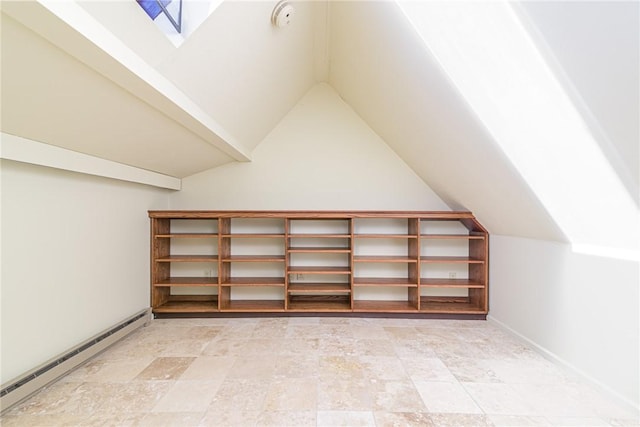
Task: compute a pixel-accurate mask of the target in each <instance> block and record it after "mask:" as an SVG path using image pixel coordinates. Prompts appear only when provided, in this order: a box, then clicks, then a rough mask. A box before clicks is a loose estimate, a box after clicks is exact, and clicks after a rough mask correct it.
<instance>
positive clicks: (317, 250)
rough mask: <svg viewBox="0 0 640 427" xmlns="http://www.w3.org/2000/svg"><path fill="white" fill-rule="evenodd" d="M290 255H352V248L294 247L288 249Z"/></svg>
mask: <svg viewBox="0 0 640 427" xmlns="http://www.w3.org/2000/svg"><path fill="white" fill-rule="evenodd" d="M287 251H288V252H289V253H346V254H348V253H351V248H345V247H342V246H334V247H321V246H304V247H302V246H292V247H290V248H288V249H287Z"/></svg>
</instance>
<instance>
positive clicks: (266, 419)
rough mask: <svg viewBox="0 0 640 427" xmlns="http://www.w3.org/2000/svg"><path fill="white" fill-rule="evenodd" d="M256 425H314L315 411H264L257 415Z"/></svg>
mask: <svg viewBox="0 0 640 427" xmlns="http://www.w3.org/2000/svg"><path fill="white" fill-rule="evenodd" d="M255 425H256V427H307V426H308V427H315V425H316V411H315V410H313V411H265V412H261V413H260V414H259V415H258V419H257V420H256V424H255Z"/></svg>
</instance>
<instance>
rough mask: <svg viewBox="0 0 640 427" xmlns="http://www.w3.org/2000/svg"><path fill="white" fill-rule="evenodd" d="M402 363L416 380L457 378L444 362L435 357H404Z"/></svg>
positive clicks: (449, 379)
mask: <svg viewBox="0 0 640 427" xmlns="http://www.w3.org/2000/svg"><path fill="white" fill-rule="evenodd" d="M401 360H402V365H403V367H404V370H405V372H406V373H407V375H408V376H409V377H410V378H411V379H412V380H415V381H445V382H455V381H456V379H455V377H454V376H453V374H452V373H451V371H450V370H449V368H447V366H446V365H445V364H444V363H443V362H442V360H440V359H438V358H435V357H411V358H403V359H401Z"/></svg>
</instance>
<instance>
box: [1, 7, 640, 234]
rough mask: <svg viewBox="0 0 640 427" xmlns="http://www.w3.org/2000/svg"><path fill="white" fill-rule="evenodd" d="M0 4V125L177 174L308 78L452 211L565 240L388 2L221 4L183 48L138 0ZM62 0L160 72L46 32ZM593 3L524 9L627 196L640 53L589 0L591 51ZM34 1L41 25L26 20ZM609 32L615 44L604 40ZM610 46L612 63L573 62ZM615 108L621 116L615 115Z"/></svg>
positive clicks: (279, 105) (232, 152)
mask: <svg viewBox="0 0 640 427" xmlns="http://www.w3.org/2000/svg"><path fill="white" fill-rule="evenodd" d="M2 3H3V4H2V9H3V10H2V12H3V13H2V107H3V109H2V131H3V132H6V133H11V134H16V135H19V136H23V137H26V138H30V139H33V140H36V141H40V142H44V143H47V144H52V145H57V146H61V147H65V148H69V149H72V150H75V151H79V152H84V153H88V154H92V155H95V156H98V157H102V158H105V159H109V160H115V161H118V162H121V163H124V164H129V165H132V166H137V167H141V168H144V169H149V170H153V171H156V172H160V173H164V174H167V175H171V176H176V177H186V176H190V175H193V174H195V173H198V172H200V171H203V170H206V169H210V168H214V167H218V166H220V165H223V164H225V163H228V162H232V161H238V160H240V161H244V160H248V159H249V158H250V153H251V151H252V150H253V149H254V148H255V147H256V146H257V145H258V144H259V143H260V142H261V141H262V140H263V139H264V138H265V136H266V135H267V134H268V133H269V132H270V131H271V130H272V129H273V128H274V127H275V126H276V124H277V123H279V122H280V120H282V118H283V117H284V116H285V115H286V114H287V112H288V111H289V110H290V109H291V108H293V106H294V105H295V104H296V103H297V101H298V100H299V99H300V98H302V96H303V95H304V94H305V93H306V92H307V91H308V90H309V89H310V88H312V87H313V86H314V85H315V84H316V83H318V82H328V83H329V84H330V85H331V86H333V88H334V89H335V90H336V91H337V92H338V93H339V95H340V96H341V97H342V98H343V99H344V100H345V101H346V102H347V103H348V104H349V105H350V106H351V107H352V108H353V109H354V110H355V111H356V112H357V113H358V114H359V115H360V116H361V117H362V118H363V119H364V120H365V121H366V122H367V123H368V124H369V126H370V127H371V128H372V129H373V130H374V131H375V132H376V133H378V134H379V135H380V136H381V137H382V139H383V140H385V141H386V143H387V144H388V145H389V146H390V147H391V148H392V149H393V150H394V151H395V152H396V153H397V154H398V155H399V156H400V157H401V158H402V159H403V160H404V161H405V162H406V163H407V164H408V165H409V166H410V167H411V168H412V169H413V170H414V171H415V172H416V173H417V174H418V175H419V176H420V177H421V178H422V179H423V180H424V181H425V182H426V183H427V184H428V185H429V186H430V187H431V188H432V189H433V190H434V191H436V193H437V194H438V195H439V196H440V197H441V198H442V199H443V200H444V201H445V202H446V203H447V204H448V205H449V206H450V207H451V208H453V209H468V210H472V211H473V212H474V213H475V214H476V216H477V217H478V218H479V219H480V220H481V221H482V222H483V223H484V224H485V225H486V226H487V227H488V228H489V230H490V231H491V232H492V233H498V234H509V235H520V236H528V237H534V238H543V239H551V240H566V237H565V236H564V234H563V232H562V231H561V230H560V229H559V228H558V226H557V225H556V223H555V222H554V220H553V219H552V218H551V217H550V215H549V214H548V212H547V210H545V208H544V207H543V206H542V204H541V203H540V202H539V200H538V198H537V197H536V195H535V194H534V193H533V192H532V190H531V189H530V186H529V185H528V183H527V182H526V181H525V180H524V179H523V178H522V176H521V175H520V173H518V171H517V170H516V169H515V168H514V167H513V165H512V163H511V162H510V161H509V159H508V158H507V157H506V156H505V155H504V154H503V152H502V151H501V149H500V147H499V146H498V145H497V144H496V142H495V141H494V139H493V138H492V136H491V134H490V133H489V132H488V131H487V130H486V129H485V127H484V126H483V124H482V122H481V121H480V120H479V119H478V118H477V117H476V115H474V113H473V111H472V110H471V109H470V108H469V106H468V105H467V103H466V101H465V99H464V98H463V97H462V96H460V94H459V93H458V92H457V91H456V89H455V85H454V84H453V83H452V81H451V79H450V78H449V76H448V75H447V73H446V72H445V71H443V68H442V67H441V66H440V64H439V63H438V61H437V59H436V58H435V57H434V56H433V55H430V53H429V51H428V49H425V47H424V45H423V44H422V43H421V40H419V37H418V36H417V35H416V33H415V31H414V30H413V28H412V27H411V26H410V25H409V24H408V22H407V19H406V17H405V16H403V15H402V13H401V12H400V10H399V8H398V7H397V5H396V4H395V2H391V1H388V2H378V1H345V2H340V1H300V2H294V5H295V8H296V16H295V19H294V21H293V22H292V24H291V25H290V26H289V27H288V28H285V29H277V28H274V27H273V26H272V25H271V23H270V19H269V18H270V15H271V11H272V10H273V7H274V6H275V4H276V1H275V0H274V1H255V2H245V1H225V2H223V3H222V4H221V5H220V6H218V8H217V9H216V10H215V11H214V12H213V13H212V14H211V15H210V16H209V18H207V19H206V20H205V21H204V23H203V24H202V25H201V26H200V27H199V28H198V29H197V30H196V31H195V32H194V33H193V34H192V35H191V36H190V37H189V38H188V39H187V40H186V41H185V42H184V43H183V44H182V45H181V46H180V47H179V48H176V47H174V46H173V45H172V44H171V43H170V42H169V41H168V40H167V39H166V38H165V37H164V35H163V34H161V33H160V32H159V30H158V29H157V28H156V27H155V26H154V25H153V23H152V22H151V21H150V20H149V19H148V17H147V16H146V14H145V13H144V11H142V9H141V8H140V7H138V5H137V4H136V3H135V1H126V2H112V1H76V2H49V1H46V0H42V1H40V2H2ZM7 3H10V4H7ZM64 3H67V4H72V6H69V7H73V8H76V9H75V12H76V13H77V14H80V15H83V16H84V17H85V20H89V21H91V22H92V25H94V26H97V27H101V28H102V29H105V30H106V29H108V32H109V33H110V34H111V35H112V36H114V38H115V39H117V41H118V42H119V43H121V44H122V46H124V48H123V49H122V52H124V53H126V55H125V57H127V55H130V54H133V55H134V56H135V58H134V59H136V60H137V61H138V62H139V63H140V64H143V65H144V66H146V67H147V70H148V71H149V73H148V74H146V75H147V76H153V79H149V78H146V77H145V73H140V72H139V70H137V69H136V68H135V67H131V66H130V65H127V64H126V63H121V68H122V69H119V68H117V66H114V64H113V63H107V61H104V60H99V59H96V58H99V57H100V56H101V55H102V56H104V55H105V52H107V51H108V49H107V50H105V47H104V46H100V45H96V44H95V43H94V44H93V45H92V43H91V42H87V40H81V39H82V36H83V33H82V30H81V29H78V28H72V27H73V26H71V28H66V29H65V31H76V33H77V34H76V35H75V36H74V37H69V38H60V37H55V36H53V35H52V31H53V30H52V28H51V26H52V23H53V24H55V22H54V21H55V19H52V18H51V12H49V11H48V9H47V7H45V6H46V5H50V4H58V5H57V6H56V7H59V8H63V6H61V5H60V4H64ZM587 3H592V2H584V4H583V2H571V4H570V5H568V4H567V2H544V4H539V3H538V2H536V3H535V4H534V3H524V4H523V5H522V6H521V7H518V8H517V10H518V11H519V13H520V14H521V15H522V17H523V22H525V24H526V25H528V28H529V30H530V31H531V32H532V33H536V34H535V37H534V39H535V40H536V41H537V42H538V43H540V46H541V50H542V51H543V52H544V53H545V54H546V55H547V58H548V60H549V61H550V62H553V66H554V67H555V70H556V71H557V72H558V73H559V74H561V80H562V81H563V83H564V84H566V85H567V87H568V92H569V93H570V94H571V95H572V97H573V100H574V101H575V102H576V103H577V104H579V107H580V108H581V112H582V113H583V115H584V116H585V120H586V123H587V124H588V125H589V126H590V128H591V129H592V130H593V133H594V134H596V136H597V137H598V142H599V143H600V144H601V147H602V149H603V152H604V153H605V155H606V156H607V158H608V159H609V160H610V162H611V164H612V165H613V167H614V168H615V169H616V172H617V173H618V175H619V177H620V178H621V180H623V181H624V182H625V184H626V186H627V188H628V190H629V192H630V193H634V191H637V188H638V182H637V181H638V179H637V178H638V147H637V145H638V144H637V139H638V127H637V112H638V102H637V97H634V96H629V93H632V94H633V93H637V91H638V88H637V79H634V78H631V79H630V78H629V76H630V75H631V76H633V73H634V72H636V73H637V62H638V61H637V60H636V61H635V63H634V58H635V59H637V42H635V41H632V42H629V43H630V44H629V43H627V42H628V40H627V39H628V37H629V35H631V36H633V34H631V33H633V31H634V30H635V31H636V32H637V29H636V28H635V27H637V23H636V21H637V17H635V18H633V17H632V18H629V19H628V21H629V22H625V23H624V26H625V28H627V29H629V28H631V33H622V35H620V34H614V35H609V36H606V34H604V32H606V31H605V29H606V28H610V27H611V25H612V23H613V22H614V21H615V20H616V19H617V17H616V16H613V15H611V14H609V15H607V14H603V13H601V12H602V10H599V9H598V8H602V7H605V6H603V5H601V4H599V3H598V4H596V5H595V6H590V8H591V9H590V12H589V16H590V17H591V18H593V16H594V15H598V14H600V15H601V16H602V22H601V23H602V24H603V27H602V28H599V29H598V33H597V34H596V35H594V34H589V37H590V39H589V42H590V43H591V46H592V47H594V49H593V50H588V51H587V50H586V49H585V48H584V46H583V45H581V44H580V38H581V37H582V36H587V34H586V33H587V32H588V31H587V27H586V26H585V21H584V20H579V19H574V18H575V17H576V16H578V15H576V16H571V15H570V14H571V13H577V14H579V13H582V12H583V11H584V10H585V9H584V8H583V7H587V8H589V6H588V5H587ZM596 3H597V2H596ZM562 4H564V5H565V6H562ZM7 6H10V7H7ZM34 10H35V11H36V12H37V14H36V15H46V16H48V20H38V19H34V18H33V16H34V14H33V13H32V12H33V11H34ZM615 13H618V12H615ZM615 13H614V15H615ZM623 13H624V11H623ZM47 14H48V15H47ZM612 17H613V18H612ZM54 18H55V16H54ZM609 18H612V19H613V21H612V20H609V21H607V19H609ZM634 19H635V20H636V21H634ZM572 22H574V23H573V24H572ZM575 22H580V23H579V24H577V23H575ZM67 27H69V26H68V25H67ZM561 28H564V29H565V31H569V32H571V31H573V32H575V34H574V36H573V37H570V38H569V39H568V38H567V37H566V34H563V33H562V31H561V30H560V29H561ZM634 34H635V33H634ZM599 35H604V36H605V37H604V38H602V37H600V38H599ZM536 37H537V38H536ZM607 37H608V38H607ZM603 40H604V41H603ZM622 41H624V42H625V43H627V44H626V45H620V43H622ZM600 42H602V43H605V45H598V44H597V43H600ZM607 42H608V43H617V44H618V45H617V46H616V47H612V48H611V49H607V46H606V43H607ZM634 43H636V44H635V45H634ZM110 46H111V48H113V44H111V45H110ZM634 46H635V48H636V49H635V50H636V51H635V53H633V54H631V57H632V58H627V57H628V56H629V55H628V54H629V53H630V52H634ZM615 48H620V49H621V52H620V53H617V54H616V53H611V50H614V49H615ZM125 51H126V52H125ZM124 53H123V54H124ZM605 53H606V54H607V55H608V56H607V57H606V60H607V61H608V62H609V64H610V65H611V66H610V67H599V68H598V70H596V71H597V72H595V73H593V72H591V70H589V69H585V68H584V67H582V68H581V67H580V64H585V65H586V64H589V62H588V61H587V62H585V61H586V59H585V58H591V60H592V61H593V60H594V59H593V58H598V57H600V58H604V56H603V55H604V54H605ZM633 55H636V56H633ZM623 58H627V59H623ZM112 62H113V61H112ZM115 62H118V61H115ZM134 62H135V61H134ZM591 64H592V63H591ZM634 67H635V68H634ZM143 68H144V67H143ZM622 68H624V69H623V70H621V69H622ZM612 70H613V71H612ZM154 73H155V74H154ZM123 76H124V77H123ZM612 79H615V82H614V83H613V84H612V83H611V80H612ZM158 82H160V83H158ZM634 85H635V86H634ZM149 88H151V92H152V91H153V89H154V88H155V90H157V92H158V94H159V95H157V96H156V95H154V94H153V93H151V92H150V89H149ZM167 88H169V89H167ZM634 88H635V92H634ZM171 94H173V95H175V99H172V96H171ZM27 95H28V96H27ZM167 99H168V100H167ZM171 102H173V104H171ZM611 105H618V106H621V109H622V110H624V111H621V112H620V114H615V113H612V112H611V108H607V106H611ZM198 123H200V124H198ZM310 155H312V153H310ZM634 197H636V200H637V194H634Z"/></svg>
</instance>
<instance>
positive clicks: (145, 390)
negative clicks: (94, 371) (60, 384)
mask: <svg viewBox="0 0 640 427" xmlns="http://www.w3.org/2000/svg"><path fill="white" fill-rule="evenodd" d="M172 384H173V382H171V381H132V382H129V383H103V384H99V383H86V384H83V386H82V388H79V389H78V390H76V393H75V394H76V395H78V397H79V398H78V399H77V400H76V401H75V402H74V403H75V405H74V406H75V407H76V408H81V409H80V410H84V411H86V410H87V407H88V402H99V403H98V407H97V408H95V409H93V410H91V413H92V414H96V416H102V417H105V416H112V415H120V414H124V413H138V412H149V411H151V409H152V408H153V407H154V406H155V405H156V403H157V402H158V401H160V399H161V398H162V397H163V396H164V395H165V394H166V393H167V391H168V390H169V389H170V388H171V386H172ZM73 410H74V408H73V407H69V408H68V409H66V411H68V412H72V411H73Z"/></svg>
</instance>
